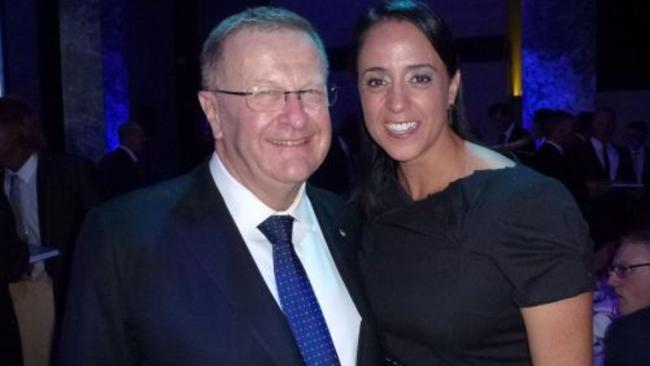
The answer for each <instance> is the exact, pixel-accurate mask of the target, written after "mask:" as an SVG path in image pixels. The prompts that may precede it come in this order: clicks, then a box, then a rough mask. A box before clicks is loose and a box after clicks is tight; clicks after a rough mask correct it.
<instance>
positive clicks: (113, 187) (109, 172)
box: [97, 148, 143, 199]
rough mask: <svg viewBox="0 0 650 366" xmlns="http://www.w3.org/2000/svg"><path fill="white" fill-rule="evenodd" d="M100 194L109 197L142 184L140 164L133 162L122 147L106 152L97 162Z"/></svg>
mask: <svg viewBox="0 0 650 366" xmlns="http://www.w3.org/2000/svg"><path fill="white" fill-rule="evenodd" d="M97 170H98V173H99V178H100V182H101V185H102V196H103V197H104V198H106V199H107V198H111V197H115V196H119V195H121V194H124V193H127V192H130V191H132V190H134V189H136V188H140V187H141V186H142V180H143V179H142V171H141V169H140V164H138V163H136V162H134V161H133V160H132V159H131V156H129V154H128V153H127V152H126V151H124V149H121V148H117V149H115V150H114V151H112V152H110V153H109V154H106V155H105V156H104V157H103V158H102V159H101V160H100V161H99V163H98V164H97Z"/></svg>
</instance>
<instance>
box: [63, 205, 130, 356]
mask: <svg viewBox="0 0 650 366" xmlns="http://www.w3.org/2000/svg"><path fill="white" fill-rule="evenodd" d="M124 299H125V293H124V288H123V278H121V276H120V273H119V270H118V261H117V256H116V253H115V240H114V238H113V237H112V231H111V230H110V226H109V225H108V224H107V223H106V222H105V220H104V218H103V217H102V215H101V211H97V210H92V211H91V212H90V213H89V215H88V218H87V220H86V222H85V223H84V225H83V226H82V229H81V232H80V235H79V240H78V244H77V252H76V254H75V259H74V264H73V268H72V275H71V281H70V291H69V296H68V302H67V306H66V312H65V314H66V315H65V319H64V321H63V326H62V338H61V351H60V352H61V360H60V361H61V365H66V366H68V365H95V366H103V365H107V366H108V365H132V364H135V362H134V357H133V356H132V354H131V352H130V350H129V346H128V336H127V327H126V318H125V301H124Z"/></svg>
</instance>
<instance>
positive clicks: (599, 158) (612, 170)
mask: <svg viewBox="0 0 650 366" xmlns="http://www.w3.org/2000/svg"><path fill="white" fill-rule="evenodd" d="M615 131H616V112H615V111H614V110H613V109H611V108H606V107H603V108H599V109H598V110H597V111H596V112H595V113H594V117H593V121H592V130H591V137H590V139H589V140H588V141H587V143H585V144H584V145H582V147H581V148H580V149H579V150H580V151H577V154H579V158H577V159H576V162H577V164H579V166H578V167H577V168H578V170H580V172H581V175H582V178H583V179H584V180H585V181H586V182H609V181H628V182H629V181H632V180H633V179H634V178H633V172H632V162H631V161H630V159H629V155H628V154H627V153H626V152H625V151H624V150H623V149H622V148H621V147H620V146H618V145H616V144H614V143H613V142H612V141H611V139H612V136H614V132H615Z"/></svg>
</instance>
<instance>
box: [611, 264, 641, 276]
mask: <svg viewBox="0 0 650 366" xmlns="http://www.w3.org/2000/svg"><path fill="white" fill-rule="evenodd" d="M645 266H650V263H639V264H631V265H629V266H625V265H622V264H616V265H613V266H609V267H607V270H608V271H609V273H612V272H614V273H616V275H617V276H618V277H620V278H625V277H626V276H627V274H628V272H630V271H631V270H633V269H634V268H638V267H645Z"/></svg>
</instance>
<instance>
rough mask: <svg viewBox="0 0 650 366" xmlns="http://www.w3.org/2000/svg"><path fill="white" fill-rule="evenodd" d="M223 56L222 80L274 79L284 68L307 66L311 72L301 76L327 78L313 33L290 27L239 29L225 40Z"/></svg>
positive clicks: (220, 74) (220, 70)
mask: <svg viewBox="0 0 650 366" xmlns="http://www.w3.org/2000/svg"><path fill="white" fill-rule="evenodd" d="M220 57H221V59H220V61H219V63H218V65H219V66H217V75H218V78H219V79H220V80H232V79H233V78H235V79H238V80H240V79H241V78H244V79H246V80H248V81H253V80H257V79H260V78H262V79H264V80H267V79H268V80H272V79H273V78H274V76H278V75H277V73H279V72H281V71H282V70H283V67H303V68H305V69H307V70H308V71H307V74H304V75H301V76H302V77H305V78H318V79H322V77H324V76H325V75H326V70H325V66H324V65H325V64H324V60H323V58H322V57H323V55H322V54H321V53H320V52H319V50H318V48H317V46H316V44H315V43H314V41H313V40H312V39H311V37H310V36H309V34H307V33H305V32H303V31H300V30H295V29H290V28H289V29H286V28H278V29H273V30H270V31H269V30H264V29H256V28H245V29H241V30H238V31H236V32H235V33H234V34H231V35H229V36H228V38H227V39H226V40H225V41H224V43H223V46H222V50H221V52H220ZM314 59H317V61H316V62H315V61H314ZM269 68H271V69H272V70H269ZM303 71H305V70H303ZM312 71H313V72H312ZM274 74H275V75H274ZM319 81H320V82H324V80H319Z"/></svg>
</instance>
